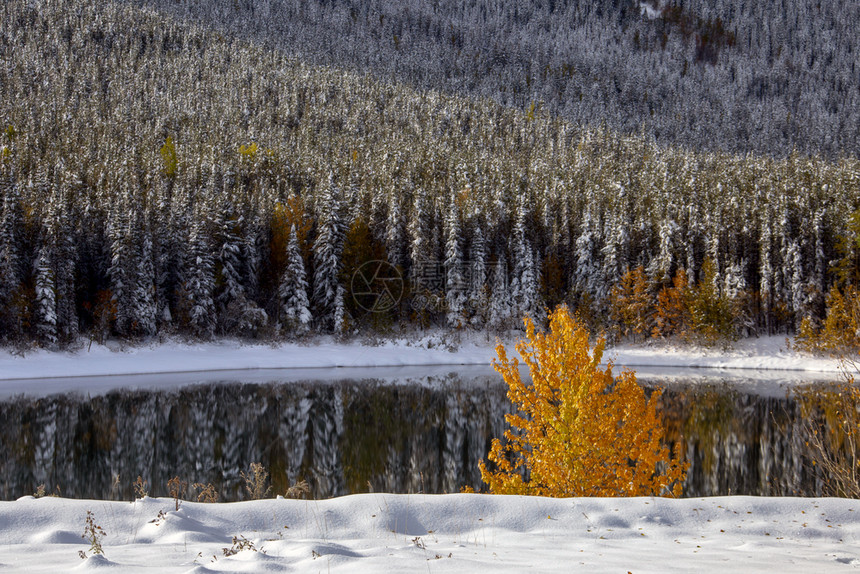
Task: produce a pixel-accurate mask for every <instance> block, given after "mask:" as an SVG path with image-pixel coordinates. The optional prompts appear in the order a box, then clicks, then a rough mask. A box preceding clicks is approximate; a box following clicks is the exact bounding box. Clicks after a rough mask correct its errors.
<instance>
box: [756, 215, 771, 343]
mask: <svg viewBox="0 0 860 574" xmlns="http://www.w3.org/2000/svg"><path fill="white" fill-rule="evenodd" d="M772 222H773V211H772V210H771V207H770V205H768V206H767V208H766V209H765V215H764V218H763V220H762V222H761V228H760V230H759V265H758V275H759V296H760V297H761V306H762V309H761V311H762V316H763V319H764V329H765V333H766V334H768V335H770V334H772V331H771V309H772V307H773V261H772V255H771V252H772V250H773V232H772V231H771V229H772V225H773V223H772Z"/></svg>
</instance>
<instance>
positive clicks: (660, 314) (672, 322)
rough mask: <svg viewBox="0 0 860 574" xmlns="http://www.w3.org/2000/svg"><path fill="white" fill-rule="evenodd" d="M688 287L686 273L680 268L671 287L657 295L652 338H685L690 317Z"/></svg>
mask: <svg viewBox="0 0 860 574" xmlns="http://www.w3.org/2000/svg"><path fill="white" fill-rule="evenodd" d="M690 297H691V295H690V287H689V282H688V280H687V272H686V271H685V270H684V269H683V268H681V269H678V271H677V272H676V273H675V277H674V279H672V286H671V287H663V289H661V290H660V293H658V294H657V309H656V311H655V313H654V328H653V329H652V330H651V336H653V337H655V338H656V337H670V336H672V335H678V336H680V337H682V338H684V337H686V336H687V334H688V333H687V331H688V329H689V328H690V322H691V320H692V317H691V316H690Z"/></svg>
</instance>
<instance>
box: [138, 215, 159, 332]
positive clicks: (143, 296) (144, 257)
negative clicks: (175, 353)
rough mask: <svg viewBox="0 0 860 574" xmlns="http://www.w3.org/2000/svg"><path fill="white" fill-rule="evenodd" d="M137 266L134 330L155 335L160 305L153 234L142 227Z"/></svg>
mask: <svg viewBox="0 0 860 574" xmlns="http://www.w3.org/2000/svg"><path fill="white" fill-rule="evenodd" d="M137 249H138V252H137V257H136V258H135V259H136V260H137V266H136V273H135V274H134V293H133V295H132V300H133V302H134V316H135V321H134V324H133V326H134V332H135V334H137V335H144V336H148V335H154V334H155V333H156V332H157V330H158V324H157V320H156V318H157V313H158V307H157V305H156V302H155V267H154V264H153V253H152V234H151V233H150V232H149V230H147V229H141V232H140V242H139V243H138V244H137Z"/></svg>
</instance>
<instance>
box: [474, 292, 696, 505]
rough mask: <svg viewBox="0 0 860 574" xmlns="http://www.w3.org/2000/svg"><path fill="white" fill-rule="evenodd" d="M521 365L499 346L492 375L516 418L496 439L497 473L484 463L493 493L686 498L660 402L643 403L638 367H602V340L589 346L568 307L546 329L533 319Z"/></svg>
mask: <svg viewBox="0 0 860 574" xmlns="http://www.w3.org/2000/svg"><path fill="white" fill-rule="evenodd" d="M523 321H524V322H525V326H526V339H525V340H521V341H520V342H519V343H517V346H516V349H517V351H519V354H520V355H521V356H522V358H523V361H525V363H526V365H528V367H529V372H530V373H531V381H530V382H524V381H523V380H522V379H521V378H520V372H519V362H518V360H517V359H516V358H512V359H508V356H507V353H506V352H505V348H504V346H503V345H502V344H499V345H498V346H497V347H496V353H497V354H498V359H497V360H495V361H494V362H493V366H494V367H495V369H496V370H497V371H498V372H499V373H500V374H501V375H502V377H504V379H505V382H506V383H507V384H508V397H509V398H510V400H511V402H512V403H513V404H514V406H515V407H517V408H518V409H519V411H520V412H519V413H514V414H509V415H506V420H507V422H508V424H509V425H510V426H511V429H510V430H508V431H505V442H504V443H503V442H502V441H500V440H499V439H494V440H493V443H492V447H491V450H490V454H489V460H490V461H491V462H492V469H491V468H490V467H489V466H488V465H487V464H485V463H484V462H483V461H481V463H480V468H481V478H482V480H483V481H484V482H485V483H487V485H488V486H489V489H490V492H493V493H496V494H530V495H538V496H556V497H568V496H647V495H674V496H679V495H680V494H681V483H682V482H683V480H684V478H685V476H686V470H687V466H688V465H687V464H685V463H683V462H681V460H680V449H679V448H678V447H679V445H676V451H675V455H674V457H673V456H672V455H671V453H670V450H669V448H668V447H667V446H666V445H665V444H664V443H663V426H662V422H661V417H660V414H659V413H658V411H657V403H658V401H659V398H660V391H659V390H655V391H654V392H652V393H651V397H650V398H646V396H645V392H644V390H643V389H642V387H640V386H639V384H638V383H637V382H636V375H635V374H634V373H633V372H631V371H625V372H623V373H622V374H621V375H620V376H619V377H617V378H614V377H613V375H612V365H611V364H610V365H608V366H607V367H606V368H603V369H601V367H600V361H601V358H602V355H603V348H604V344H605V341H604V339H603V338H601V339H600V340H599V341H598V342H597V345H596V346H595V347H594V349H593V350H591V348H590V345H589V333H588V330H587V329H586V328H585V327H584V326H583V325H582V324H581V323H580V322H579V321H578V320H577V319H575V318H574V317H573V316H571V314H570V312H569V311H568V309H567V308H566V307H559V308H558V309H556V310H555V311H554V312H553V313H551V314H550V316H549V331H548V332H546V333H544V332H539V331H536V330H535V326H534V323H533V322H532V321H531V319H529V318H528V317H526V318H525V319H523Z"/></svg>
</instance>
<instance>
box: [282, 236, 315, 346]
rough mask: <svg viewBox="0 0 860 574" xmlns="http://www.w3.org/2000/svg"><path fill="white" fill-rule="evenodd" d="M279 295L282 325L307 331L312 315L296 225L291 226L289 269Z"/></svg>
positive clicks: (288, 249)
mask: <svg viewBox="0 0 860 574" xmlns="http://www.w3.org/2000/svg"><path fill="white" fill-rule="evenodd" d="M278 296H279V297H280V302H281V325H282V326H283V328H284V329H285V330H286V331H287V332H288V333H291V334H297V335H301V334H304V333H306V332H307V331H308V329H309V328H310V324H311V319H312V317H311V312H310V303H309V302H308V282H307V279H306V275H305V264H304V261H303V260H302V253H301V250H300V249H299V241H298V237H297V235H296V226H295V225H292V226H291V228H290V240H289V242H288V243H287V269H286V270H285V271H284V274H283V275H282V276H281V282H280V285H279V287H278Z"/></svg>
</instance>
